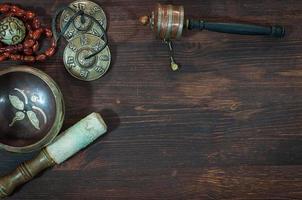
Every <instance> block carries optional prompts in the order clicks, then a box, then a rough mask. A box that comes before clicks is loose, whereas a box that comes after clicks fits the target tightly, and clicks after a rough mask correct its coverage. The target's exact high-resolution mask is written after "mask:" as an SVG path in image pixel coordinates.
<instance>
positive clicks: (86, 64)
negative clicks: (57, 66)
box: [63, 34, 111, 81]
mask: <svg viewBox="0 0 302 200" xmlns="http://www.w3.org/2000/svg"><path fill="white" fill-rule="evenodd" d="M104 44H105V42H104V41H103V40H102V39H101V38H100V37H97V36H95V35H92V34H82V35H79V36H77V37H75V38H73V39H72V40H71V41H70V42H69V44H68V45H67V47H66V48H65V50H64V55H63V60H64V65H65V68H66V70H67V71H68V72H69V73H70V74H71V75H72V76H73V77H75V78H77V79H79V80H83V81H94V80H97V79H99V78H100V77H102V76H103V75H105V73H106V72H107V71H108V69H109V67H110V63H111V53H110V49H109V47H108V46H106V47H105V48H104V49H103V50H102V51H101V52H100V53H98V54H97V55H95V56H93V57H91V58H89V59H87V57H88V56H89V55H92V54H93V53H95V52H97V51H98V50H100V49H101V48H102V47H103V45H104Z"/></svg>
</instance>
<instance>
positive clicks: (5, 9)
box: [0, 4, 10, 13]
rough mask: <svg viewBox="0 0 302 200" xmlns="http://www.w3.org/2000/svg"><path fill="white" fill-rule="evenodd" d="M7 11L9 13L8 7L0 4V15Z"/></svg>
mask: <svg viewBox="0 0 302 200" xmlns="http://www.w3.org/2000/svg"><path fill="white" fill-rule="evenodd" d="M8 11H10V6H9V5H7V4H1V5H0V12H2V13H7V12H8Z"/></svg>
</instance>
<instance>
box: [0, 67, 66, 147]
mask: <svg viewBox="0 0 302 200" xmlns="http://www.w3.org/2000/svg"><path fill="white" fill-rule="evenodd" d="M64 113H65V110H64V101H63V95H62V93H61V91H60V89H59V87H58V86H57V84H56V83H55V82H54V81H53V80H52V79H51V78H50V77H49V76H48V75H46V74H45V73H44V72H42V71H40V70H38V69H35V68H31V67H27V66H16V67H9V68H2V69H1V68H0V148H2V149H5V150H7V151H11V152H18V153H26V152H31V151H36V150H39V149H41V148H43V147H44V146H46V145H47V144H49V143H50V142H51V141H52V140H53V139H54V138H55V137H56V136H57V135H58V133H59V131H60V129H61V127H62V124H63V120H64Z"/></svg>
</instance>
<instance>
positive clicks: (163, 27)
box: [139, 4, 285, 71]
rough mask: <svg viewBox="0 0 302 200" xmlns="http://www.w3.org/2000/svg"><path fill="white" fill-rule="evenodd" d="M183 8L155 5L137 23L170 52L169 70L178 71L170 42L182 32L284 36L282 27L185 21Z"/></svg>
mask: <svg viewBox="0 0 302 200" xmlns="http://www.w3.org/2000/svg"><path fill="white" fill-rule="evenodd" d="M184 14H185V13H184V7H183V6H174V5H163V4H156V7H155V9H154V11H153V12H152V14H151V16H142V17H140V19H139V21H140V22H141V24H143V25H150V27H151V29H152V31H153V32H154V34H155V35H156V37H157V38H160V39H162V40H164V41H165V42H166V43H167V44H168V47H169V50H170V60H171V68H172V70H173V71H176V70H178V65H177V64H176V63H175V61H174V56H173V46H172V42H171V40H173V39H179V38H180V37H181V36H182V33H183V30H184V29H188V30H208V31H214V32H220V33H230V34H239V35H267V36H272V37H277V38H282V37H284V36H285V29H284V28H283V27H282V26H270V27H265V26H257V25H250V24H239V23H219V22H207V21H204V20H193V19H185V15H184Z"/></svg>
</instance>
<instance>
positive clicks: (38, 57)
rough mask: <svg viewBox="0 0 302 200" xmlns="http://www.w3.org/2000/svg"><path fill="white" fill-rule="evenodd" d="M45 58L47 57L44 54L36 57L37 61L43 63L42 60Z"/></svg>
mask: <svg viewBox="0 0 302 200" xmlns="http://www.w3.org/2000/svg"><path fill="white" fill-rule="evenodd" d="M46 58H47V57H46V55H45V54H40V55H38V56H36V60H37V61H44V60H46Z"/></svg>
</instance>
